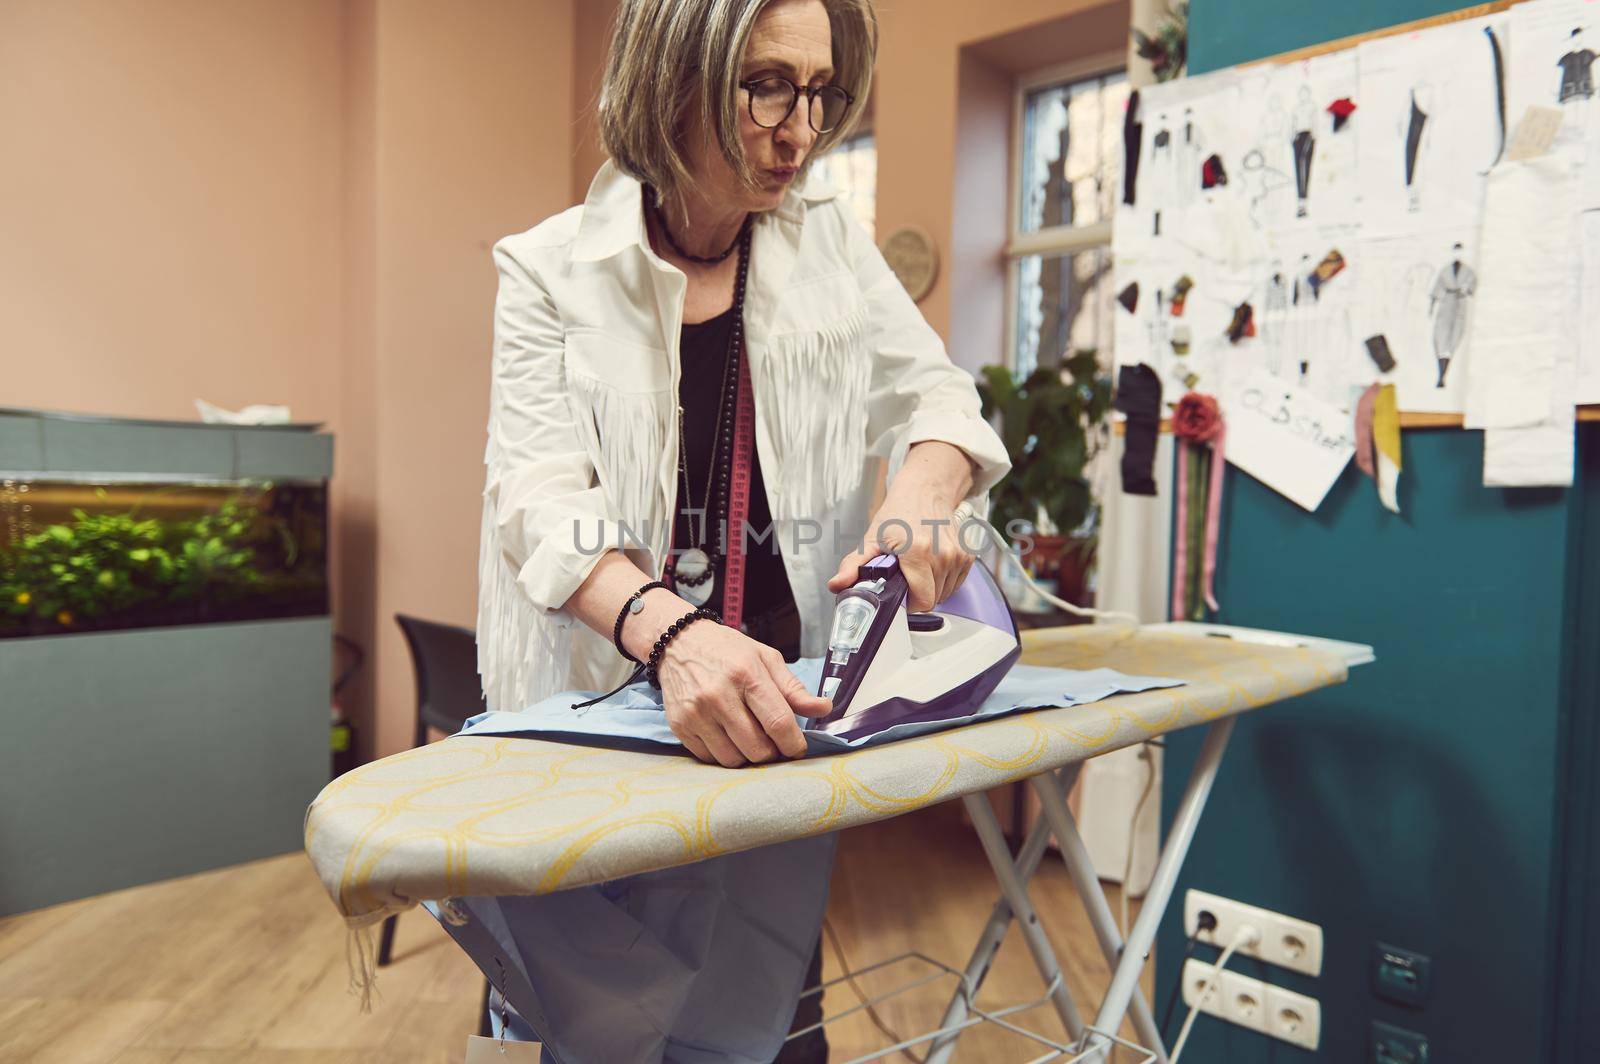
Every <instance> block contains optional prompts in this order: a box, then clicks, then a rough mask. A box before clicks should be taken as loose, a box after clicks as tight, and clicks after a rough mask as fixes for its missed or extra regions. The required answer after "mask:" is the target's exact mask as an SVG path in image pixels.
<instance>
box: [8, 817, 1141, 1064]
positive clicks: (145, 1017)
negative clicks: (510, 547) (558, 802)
mask: <svg viewBox="0 0 1600 1064" xmlns="http://www.w3.org/2000/svg"><path fill="white" fill-rule="evenodd" d="M957 808H958V806H957V805H955V804H950V805H946V806H941V807H939V808H937V809H932V810H926V811H924V812H921V813H916V814H913V815H911V816H907V817H901V818H899V819H897V820H892V821H886V822H883V823H879V824H875V825H871V826H868V827H864V828H857V829H854V830H852V831H849V832H846V833H845V834H844V835H843V836H842V837H841V840H840V850H839V862H838V864H837V866H836V868H835V872H834V877H833V887H832V897H831V900H830V903H829V909H828V911H829V919H830V923H831V924H832V926H833V928H834V930H835V931H836V932H837V934H838V936H839V939H840V942H841V944H842V945H843V947H844V950H845V951H846V953H847V955H848V957H849V960H850V962H851V964H852V965H853V966H854V967H856V968H861V967H864V966H865V965H866V964H868V963H870V962H872V961H874V960H880V959H884V958H887V957H890V956H893V955H895V954H897V953H900V952H903V951H905V950H908V949H911V948H913V945H915V947H916V948H918V949H920V950H921V951H922V952H924V953H927V954H930V955H931V956H934V957H936V958H938V959H939V960H941V961H944V962H945V963H948V964H951V965H954V966H957V967H960V966H961V965H962V964H964V962H965V960H966V957H967V953H968V951H969V950H970V949H971V947H972V944H973V942H974V941H975V940H976V938H977V936H978V932H979V931H980V929H981V928H982V926H983V924H984V922H985V920H987V918H988V915H989V910H990V906H991V904H992V902H993V900H994V895H995V890H996V887H995V885H994V880H993V877H992V875H991V874H990V872H989V869H988V865H987V864H986V863H985V861H984V859H983V855H982V852H981V850H980V849H979V847H978V843H977V839H976V838H975V837H974V836H973V834H972V832H971V830H970V829H968V828H966V827H965V826H964V825H962V823H961V822H960V819H959V815H958V813H957ZM1110 894H1111V899H1112V904H1113V906H1115V904H1116V895H1115V893H1114V891H1113V892H1110ZM1033 896H1034V899H1035V902H1036V904H1037V905H1038V906H1039V909H1040V912H1041V915H1042V919H1043V920H1044V922H1045V924H1046V925H1047V929H1048V930H1049V933H1050V937H1051V939H1052V941H1053V942H1054V943H1055V947H1056V951H1057V954H1058V955H1059V956H1060V957H1061V959H1062V963H1063V965H1064V966H1065V968H1066V972H1067V977H1068V981H1069V983H1070V985H1071V987H1072V991H1073V996H1074V998H1076V999H1077V1000H1078V1001H1079V1002H1080V1003H1083V1004H1085V1005H1086V1006H1087V1007H1089V1008H1091V1009H1092V1003H1098V1000H1099V996H1100V993H1101V991H1102V990H1103V988H1104V986H1105V983H1106V980H1107V978H1108V969H1107V966H1106V964H1105V962H1104V961H1103V960H1102V959H1101V957H1100V954H1099V951H1098V950H1097V949H1096V947H1095V944H1094V940H1093V938H1092V937H1091V935H1090V932H1089V927H1088V924H1087V922H1086V920H1085V918H1084V916H1083V910H1082V907H1081V905H1080V904H1079V903H1078V901H1077V899H1076V897H1075V895H1074V894H1073V892H1072V888H1071V884H1070V882H1069V880H1068V879H1067V876H1066V872H1065V870H1064V869H1063V868H1062V867H1061V865H1060V863H1059V861H1056V860H1054V859H1053V858H1052V859H1048V860H1047V861H1046V864H1045V866H1044V867H1043V868H1042V869H1041V870H1040V872H1039V875H1038V876H1037V877H1036V878H1035V880H1034V883H1033ZM344 947H345V936H344V932H343V928H342V925H341V923H340V920H339V918H338V915H337V913H336V912H335V910H334V908H333V905H332V904H331V903H330V902H329V900H328V898H327V896H326V895H325V894H324V893H323V890H322V886H321V884H320V883H319V882H318V881H317V879H316V877H315V875H314V874H313V873H312V870H311V866H310V863H309V862H308V861H307V860H306V858H305V857H304V856H303V855H301V854H290V855H287V856H284V857H277V858H272V859H270V860H265V861H258V862H254V863H252V864H248V865H241V866H238V867H235V868H228V869H223V870H220V871H216V872H207V873H203V874H201V875H195V876H189V877H186V878H183V879H177V880H172V881H169V882H166V883H157V884H151V885H149V886H144V887H136V888H133V889H131V890H125V891H119V892H118V893H115V894H107V895H103V896H101V897H97V898H88V899H84V900H83V901H77V902H71V903H68V904H66V905H59V906H56V907H54V908H50V909H42V910H39V911H37V912H33V913H25V914H23V915H21V916H15V917H11V918H9V919H4V920H0V1061H3V1062H7V1064H10V1062H13V1061H37V1062H40V1064H46V1062H47V1064H70V1062H76V1061H83V1062H106V1064H110V1062H115V1064H168V1062H175V1064H176V1062H181V1064H201V1062H205V1064H221V1062H223V1061H227V1062H229V1064H253V1062H260V1064H335V1062H338V1064H348V1062H354V1061H399V1062H411V1061H417V1062H432V1061H438V1062H446V1061H449V1062H459V1061H460V1060H461V1059H462V1057H463V1054H464V1050H465V1042H466V1037H467V1035H468V1034H470V1033H471V1032H472V1031H473V1030H474V1029H475V1028H476V1024H477V1008H478V1003H479V995H480V994H481V992H482V986H483V984H482V982H481V976H479V975H478V973H477V970H476V969H475V968H474V967H473V965H472V963H471V962H470V961H468V960H467V958H466V955H465V954H463V953H462V952H461V951H460V950H458V949H456V948H455V946H454V945H453V944H452V943H451V942H450V940H449V939H448V938H447V937H445V935H444V933H443V932H442V931H441V930H440V929H439V927H438V925H437V924H436V923H435V922H434V920H433V919H432V918H431V917H430V916H428V914H426V913H424V912H422V911H420V910H416V911H413V912H410V913H407V914H406V915H404V916H402V917H401V918H400V925H399V933H398V935H397V936H396V942H395V957H394V962H393V963H392V964H391V965H390V966H389V967H387V968H384V969H382V970H381V975H380V978H379V980H378V988H379V992H380V993H381V995H382V997H381V1000H380V1001H379V1002H378V1003H377V1005H376V1007H375V1008H374V1010H373V1012H372V1014H370V1015H366V1016H363V1015H361V1014H360V1012H359V1011H358V1009H357V1005H356V1001H355V999H354V998H353V997H350V996H348V994H347V974H346V965H345V952H344ZM825 959H826V964H827V970H826V975H827V977H828V978H832V977H833V976H835V975H837V974H838V973H839V970H840V969H839V966H838V963H837V958H836V957H835V956H834V954H833V953H832V952H831V951H829V952H827V953H826V954H825ZM923 970H926V969H923ZM911 971H912V969H911V968H910V967H905V968H902V969H901V970H900V971H897V972H896V971H890V972H885V973H874V974H872V975H868V976H864V977H863V978H862V979H861V980H859V982H860V985H861V987H862V989H863V990H865V991H866V992H867V993H869V994H871V993H874V992H882V991H883V990H887V989H890V988H892V987H893V986H894V985H896V983H895V980H896V979H897V978H898V979H900V980H901V981H902V982H905V981H910V980H909V978H908V977H909V976H910V975H911ZM950 985H951V983H950V980H948V979H947V980H944V981H941V982H939V983H933V984H929V985H928V986H925V987H922V988H920V989H918V990H916V991H912V992H911V994H909V995H908V996H906V997H905V998H902V999H899V1000H896V1001H893V1002H889V1003H886V1004H885V1005H883V1006H881V1007H880V1009H879V1014H880V1015H881V1017H882V1018H883V1020H884V1021H885V1022H886V1023H887V1024H888V1025H889V1026H890V1027H891V1028H893V1029H895V1030H897V1031H904V1032H907V1033H909V1032H911V1031H914V1030H919V1029H927V1028H931V1027H932V1026H933V1025H934V1024H936V1023H937V1022H938V1018H939V1015H940V1013H941V1012H942V1011H943V1008H944V1004H945V1002H946V1000H947V999H948V995H949V992H950V991H949V988H950ZM1144 985H1145V993H1146V994H1147V995H1148V994H1149V992H1150V973H1149V971H1148V970H1147V971H1146V973H1145V980H1144ZM1042 989H1043V987H1042V982H1041V980H1040V979H1039V978H1038V975H1037V974H1036V973H1035V971H1034V968H1033V965H1032V961H1031V959H1030V958H1029V956H1028V952H1027V948H1026V946H1025V945H1024V944H1023V942H1022V940H1021V937H1020V935H1018V934H1017V932H1016V931H1015V930H1013V931H1012V933H1011V935H1010V937H1008V938H1007V940H1006V942H1005V945H1004V946H1003V947H1002V948H1001V950H1000V953H999V956H998V958H997V959H996V962H995V965H994V968H993V971H992V973H991V974H990V976H989V979H988V982H987V983H986V984H985V989H984V993H983V994H982V995H981V996H980V1001H983V1002H985V1003H997V1004H999V1003H1008V1002H1015V1001H1023V1000H1031V999H1034V998H1037V997H1038V996H1039V995H1040V994H1041V992H1042ZM854 1004H856V999H855V998H854V996H853V994H852V992H851V991H850V989H849V988H848V987H847V986H843V985H841V986H840V987H837V988H834V989H831V990H830V991H829V993H828V996H827V1009H828V1012H829V1013H830V1014H831V1013H834V1012H838V1011H842V1010H843V1009H845V1008H848V1007H850V1006H851V1005H854ZM1015 1019H1018V1020H1019V1021H1020V1022H1023V1023H1025V1024H1026V1025H1028V1026H1032V1027H1035V1028H1037V1029H1039V1030H1041V1031H1043V1032H1046V1033H1049V1034H1052V1035H1055V1036H1057V1037H1059V1036H1061V1025H1060V1022H1059V1021H1058V1020H1057V1019H1056V1017H1055V1014H1054V1012H1053V1011H1051V1010H1050V1009H1049V1008H1042V1009H1036V1010H1034V1011H1032V1012H1029V1013H1026V1014H1023V1015H1022V1016H1019V1017H1015ZM829 1031H830V1041H831V1043H832V1046H833V1053H832V1059H833V1060H836V1061H844V1060H849V1059H852V1058H853V1057H856V1056H859V1055H861V1054H862V1053H865V1052H868V1051H870V1050H871V1049H874V1048H877V1047H880V1046H883V1045H886V1044H888V1042H887V1041H886V1040H885V1039H884V1038H883V1036H882V1035H881V1034H880V1033H879V1032H878V1031H877V1030H876V1028H874V1027H873V1025H872V1024H871V1023H870V1022H869V1021H868V1020H867V1019H866V1018H865V1017H864V1016H863V1015H861V1014H859V1013H858V1014H857V1015H855V1016H851V1017H847V1018H846V1019H844V1020H841V1021H840V1022H839V1023H838V1024H836V1025H832V1026H830V1027H829ZM1125 1033H1126V1032H1125ZM961 1050H962V1052H961V1053H960V1058H961V1059H964V1060H976V1061H984V1062H1002V1061H1013V1060H1027V1059H1031V1058H1033V1057H1036V1056H1038V1055H1039V1054H1040V1053H1042V1052H1043V1049H1042V1047H1039V1046H1037V1045H1036V1044H1034V1043H1031V1042H1028V1041H1027V1040H1025V1039H1022V1038H1020V1037H1019V1036H1017V1035H1014V1034H1011V1033H1009V1032H1006V1031H1002V1030H996V1029H992V1028H989V1027H988V1026H987V1025H984V1026H980V1027H978V1028H974V1029H973V1030H970V1031H968V1032H967V1033H965V1034H964V1035H963V1036H962V1041H961ZM898 1059H900V1060H905V1059H906V1058H904V1057H900V1058H898Z"/></svg>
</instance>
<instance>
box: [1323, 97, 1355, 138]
mask: <svg viewBox="0 0 1600 1064" xmlns="http://www.w3.org/2000/svg"><path fill="white" fill-rule="evenodd" d="M1328 113H1329V114H1331V115H1332V116H1333V131H1334V132H1335V133H1337V132H1339V130H1341V129H1343V128H1344V124H1345V123H1346V122H1348V121H1350V116H1351V115H1353V114H1355V113H1356V105H1355V103H1354V102H1353V101H1352V100H1351V99H1350V97H1348V96H1341V97H1339V98H1338V99H1337V100H1335V101H1333V102H1332V103H1330V104H1329V105H1328Z"/></svg>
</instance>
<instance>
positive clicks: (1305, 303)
mask: <svg viewBox="0 0 1600 1064" xmlns="http://www.w3.org/2000/svg"><path fill="white" fill-rule="evenodd" d="M1311 270H1312V263H1311V256H1310V255H1301V256H1300V264H1299V265H1298V266H1296V267H1295V271H1294V280H1293V281H1292V282H1291V283H1290V286H1289V317H1290V321H1291V323H1292V324H1293V329H1292V334H1293V342H1294V348H1295V357H1296V358H1298V359H1299V360H1300V384H1301V385H1304V384H1305V383H1306V379H1307V378H1308V377H1309V376H1310V375H1311V349H1312V347H1313V345H1314V344H1315V343H1316V339H1317V337H1316V331H1317V289H1316V287H1315V286H1314V285H1312V283H1311Z"/></svg>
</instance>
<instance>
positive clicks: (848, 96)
mask: <svg viewBox="0 0 1600 1064" xmlns="http://www.w3.org/2000/svg"><path fill="white" fill-rule="evenodd" d="M768 81H781V82H783V83H784V84H785V85H787V86H789V91H790V92H791V93H792V95H791V96H790V97H789V106H788V107H787V108H785V109H784V112H783V117H782V118H780V119H778V120H777V121H776V122H774V123H772V125H770V126H769V125H767V124H766V123H765V122H763V121H761V119H759V118H757V117H756V94H755V86H757V85H760V84H762V83H764V82H768ZM739 87H740V88H741V89H743V90H745V92H746V93H748V95H747V96H746V97H745V108H746V110H748V111H749V112H750V121H752V122H754V123H755V124H756V125H758V126H760V127H761V128H762V129H777V128H778V127H779V126H781V125H783V124H784V123H785V122H787V121H789V116H790V115H792V114H794V105H795V104H796V103H797V102H799V100H800V94H801V93H805V96H806V124H807V125H808V126H810V127H811V128H812V129H813V130H816V132H818V133H831V132H833V131H834V130H835V129H838V128H839V126H842V125H844V117H845V115H847V114H849V113H850V108H851V106H852V105H853V104H854V103H855V102H856V97H855V94H854V93H852V92H851V91H850V90H849V89H846V88H845V87H844V86H842V85H832V84H829V85H816V86H810V85H808V86H806V87H805V88H801V87H800V86H799V85H796V84H795V83H794V82H792V81H790V80H789V79H788V78H784V77H778V76H776V75H774V76H772V77H765V78H751V79H749V80H747V81H741V82H739ZM827 89H832V90H835V91H837V92H842V93H844V110H843V111H842V112H840V114H839V123H838V125H834V126H829V127H828V128H827V129H817V124H816V123H815V122H813V121H812V120H811V112H812V109H813V105H814V104H815V103H816V102H817V94H818V93H819V92H822V91H824V90H827Z"/></svg>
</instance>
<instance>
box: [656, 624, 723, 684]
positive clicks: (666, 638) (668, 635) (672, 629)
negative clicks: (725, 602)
mask: <svg viewBox="0 0 1600 1064" xmlns="http://www.w3.org/2000/svg"><path fill="white" fill-rule="evenodd" d="M702 620H704V621H712V622H715V623H716V624H721V623H722V615H721V614H719V613H718V612H717V611H716V610H712V609H707V608H706V607H704V606H701V607H700V608H699V609H697V610H692V611H691V612H689V613H686V614H684V615H683V616H682V617H679V618H678V619H677V620H675V621H673V622H672V623H671V624H669V625H667V630H666V631H665V632H662V633H661V635H660V637H659V638H657V639H656V645H655V646H653V647H651V648H650V660H649V661H648V662H646V663H645V667H644V668H645V673H644V674H645V679H647V680H649V681H650V686H651V687H654V688H655V689H656V690H658V691H659V690H660V689H661V679H660V677H659V676H657V675H656V672H657V670H658V669H660V668H661V655H662V654H664V653H666V650H667V644H668V643H670V642H672V640H673V638H674V637H676V636H677V634H678V633H679V632H681V631H683V630H684V629H685V628H687V627H689V626H690V625H691V624H693V623H694V622H695V621H702Z"/></svg>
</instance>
